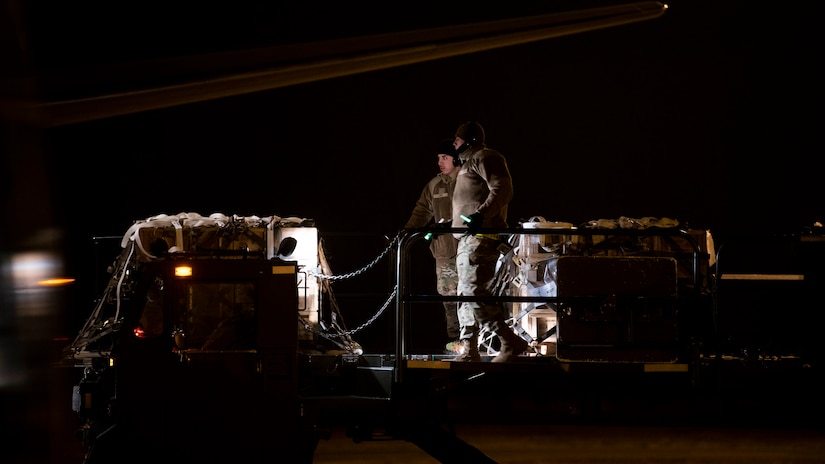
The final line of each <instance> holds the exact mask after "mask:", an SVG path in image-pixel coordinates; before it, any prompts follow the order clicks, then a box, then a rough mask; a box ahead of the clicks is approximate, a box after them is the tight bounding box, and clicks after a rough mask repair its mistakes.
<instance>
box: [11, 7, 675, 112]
mask: <svg viewBox="0 0 825 464" xmlns="http://www.w3.org/2000/svg"><path fill="white" fill-rule="evenodd" d="M666 10H667V5H666V4H663V3H660V2H652V1H648V2H636V3H630V4H625V5H617V6H609V7H601V8H592V9H585V10H576V11H570V12H563V13H553V14H547V15H540V16H530V17H526V18H515V19H507V20H500V21H490V22H482V23H474V24H464V25H458V26H445V27H438V28H432V29H425V30H417V31H405V32H399V33H393V34H382V35H374V36H365V37H356V38H350V39H338V40H334V41H323V42H315V43H306V44H297V45H287V46H280V47H273V48H268V49H262V50H255V51H249V50H246V51H238V52H230V53H222V54H215V55H201V56H196V57H183V58H179V59H176V61H175V62H172V63H170V64H171V65H174V66H171V65H170V67H169V69H173V68H177V69H179V70H183V69H186V70H187V76H188V77H187V78H186V79H185V80H179V81H177V82H175V81H174V78H175V77H176V75H170V76H167V79H172V80H173V82H172V83H169V84H165V85H155V86H153V87H148V88H138V87H135V88H131V89H126V90H122V91H116V92H111V93H106V94H101V95H93V96H84V97H79V98H64V99H59V100H54V101H38V100H36V99H28V100H26V99H19V100H11V99H7V100H5V101H2V102H0V116H2V117H5V118H7V119H11V120H17V121H20V122H24V123H27V124H31V125H34V126H38V127H44V128H47V127H56V126H63V125H69V124H75V123H81V122H86V121H92V120H97V119H103V118H108V117H114V116H122V115H127V114H133V113H139V112H143V111H150V110H157V109H162V108H168V107H173V106H178V105H185V104H190V103H198V102H203V101H208V100H212V99H217V98H225V97H232V96H238V95H243V94H249V93H253V92H261V91H266V90H273V89H277V88H282V87H288V86H293V85H298V84H304V83H309V82H315V81H321V80H326V79H333V78H336V77H342V76H348V75H354V74H359V73H365V72H370V71H376V70H381V69H387V68H393V67H398V66H406V65H411V64H415V63H422V62H425V61H432V60H438V59H443V58H449V57H454V56H459V55H465V54H470V53H476V52H482V51H487V50H493V49H497V48H503V47H510V46H514V45H521V44H526V43H530V42H536V41H541V40H547V39H552V38H556V37H562V36H567V35H572V34H578V33H582V32H588V31H593V30H598V29H605V28H610V27H616V26H621V25H626V24H631V23H636V22H640V21H645V20H650V19H655V18H658V17H660V16H661V15H663V14H664V13H665V11H666ZM216 63H218V64H217V65H216ZM220 63H224V65H223V67H222V66H221V65H220ZM226 63H229V64H226ZM162 64H163V62H161V61H159V62H155V63H154V64H152V63H141V64H140V66H141V67H142V68H144V69H146V66H153V65H154V67H156V68H157V67H160V68H162V69H163V68H164V66H161V65H162ZM113 66H114V65H113ZM121 67H122V66H121ZM198 69H201V71H200V72H197V71H192V70H198ZM84 72H85V73H86V74H89V73H95V72H97V73H99V72H100V69H97V70H96V71H95V70H94V69H87V70H85V71H83V70H80V71H75V73H81V74H80V76H82V73H84ZM107 72H108V74H116V73H117V71H113V70H112V69H109V70H108V71H107ZM121 72H123V70H121ZM179 72H180V71H179ZM80 76H79V75H77V74H75V75H73V76H66V78H67V79H68V80H75V81H79V80H82V78H81V77H80ZM178 79H179V77H178Z"/></svg>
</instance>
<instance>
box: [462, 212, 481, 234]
mask: <svg viewBox="0 0 825 464" xmlns="http://www.w3.org/2000/svg"><path fill="white" fill-rule="evenodd" d="M483 223H484V215H483V214H481V213H479V212H478V211H476V212H475V213H473V214H471V215H469V216H467V218H466V219H465V221H464V224H465V225H466V226H467V229H469V230H470V231H471V232H472V231H476V230H478V229H481V225H482V224H483Z"/></svg>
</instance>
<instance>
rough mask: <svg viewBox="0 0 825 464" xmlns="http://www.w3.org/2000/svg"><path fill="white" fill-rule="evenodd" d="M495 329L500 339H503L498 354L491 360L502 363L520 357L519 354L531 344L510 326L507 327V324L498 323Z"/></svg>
mask: <svg viewBox="0 0 825 464" xmlns="http://www.w3.org/2000/svg"><path fill="white" fill-rule="evenodd" d="M493 329H494V330H493V331H494V332H495V334H496V335H498V339H499V341H501V349H500V350H499V351H498V356H496V357H495V358H493V360H492V361H491V362H494V363H501V362H509V361H513V360H515V359H518V357H519V355H520V354H522V353H524V352H525V351H526V350H527V347H528V346H530V345H528V344H527V342H526V341H525V340H524V339H523V338H521V337H519V336H518V335H516V333H515V332H513V330H512V329H510V327H507V324H504V323H496V324H495V326H494V327H493Z"/></svg>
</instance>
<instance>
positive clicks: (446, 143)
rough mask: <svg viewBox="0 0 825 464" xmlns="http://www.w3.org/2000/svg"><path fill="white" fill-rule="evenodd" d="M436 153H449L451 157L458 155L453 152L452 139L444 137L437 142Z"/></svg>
mask: <svg viewBox="0 0 825 464" xmlns="http://www.w3.org/2000/svg"><path fill="white" fill-rule="evenodd" d="M436 155H450V156H452V157H453V158H456V157H458V153H456V152H455V146H454V145H453V139H444V140H442V141H441V142H440V143H439V144H438V152H436Z"/></svg>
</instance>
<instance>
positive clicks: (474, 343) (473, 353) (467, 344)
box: [450, 336, 481, 362]
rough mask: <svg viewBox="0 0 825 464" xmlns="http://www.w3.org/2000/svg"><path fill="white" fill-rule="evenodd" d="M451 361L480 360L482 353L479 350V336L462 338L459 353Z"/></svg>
mask: <svg viewBox="0 0 825 464" xmlns="http://www.w3.org/2000/svg"><path fill="white" fill-rule="evenodd" d="M450 361H456V362H480V361H481V354H480V353H479V352H478V338H477V337H475V336H474V337H472V338H463V339H461V349H460V350H459V355H458V356H456V357H455V358H453V359H451V360H450Z"/></svg>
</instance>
